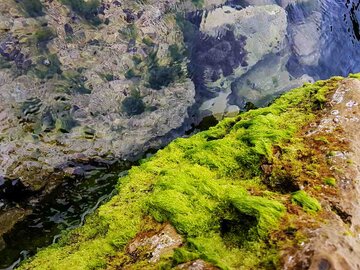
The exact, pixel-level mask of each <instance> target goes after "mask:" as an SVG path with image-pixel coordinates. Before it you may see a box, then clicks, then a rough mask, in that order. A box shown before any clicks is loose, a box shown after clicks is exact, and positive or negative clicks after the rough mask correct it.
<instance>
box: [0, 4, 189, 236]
mask: <svg viewBox="0 0 360 270" xmlns="http://www.w3.org/2000/svg"><path fill="white" fill-rule="evenodd" d="M74 3H75V2H74V1H58V0H56V1H45V2H44V1H35V2H34V1H18V3H16V2H14V1H12V0H4V1H1V3H0V14H1V18H3V20H2V22H1V25H0V26H1V27H0V64H1V67H3V66H5V67H6V68H1V69H0V177H1V178H2V179H6V181H10V182H9V183H11V181H12V180H18V181H20V183H21V184H22V185H23V186H24V187H25V189H26V190H28V191H29V192H30V193H32V194H33V193H36V197H37V199H36V200H32V202H30V201H31V200H30V199H29V198H28V197H23V198H22V201H21V204H20V205H19V208H22V209H23V210H24V211H25V209H29V208H32V207H34V205H36V203H38V202H39V201H41V198H43V197H44V196H45V195H46V194H48V193H49V192H51V191H52V190H54V189H55V188H56V187H57V186H58V185H59V184H60V183H61V182H62V181H65V178H64V176H69V172H72V171H73V177H77V175H78V174H79V173H77V172H76V171H74V170H71V168H70V169H69V168H68V167H67V166H66V164H69V163H70V162H75V163H81V164H84V163H85V160H88V161H91V160H102V161H103V162H104V163H111V162H114V161H116V160H126V159H130V160H134V159H137V158H138V157H139V156H141V155H142V154H143V153H145V152H146V151H147V150H148V149H150V148H158V147H160V146H162V145H164V144H165V143H167V142H168V141H170V140H171V139H173V138H174V137H176V136H177V133H178V132H180V133H182V131H180V130H182V129H183V128H185V126H186V125H187V123H186V119H188V118H189V117H190V116H191V115H189V113H188V110H189V108H190V107H191V106H192V105H193V104H194V102H195V100H194V96H195V89H194V85H193V83H192V82H191V81H190V79H187V78H186V68H185V65H186V59H185V58H184V57H182V58H178V59H177V60H176V61H177V63H176V70H175V71H177V73H176V72H173V73H171V74H170V78H167V79H166V84H163V83H162V81H163V80H164V78H163V74H157V73H156V72H154V71H153V70H152V68H153V67H154V66H156V65H158V66H164V67H166V65H170V63H172V61H173V60H172V56H171V52H170V50H169V47H171V46H175V45H176V46H178V47H179V48H180V49H179V51H181V48H183V46H184V45H183V43H182V42H183V41H182V35H181V34H178V33H179V32H180V29H179V27H178V26H177V23H176V16H175V13H172V12H169V10H168V9H167V5H168V1H165V0H164V1H150V2H148V3H147V4H141V3H134V2H133V1H121V5H122V6H127V7H131V12H130V11H129V10H130V9H129V10H127V9H122V8H121V7H119V3H116V1H115V2H113V1H103V3H100V1H91V3H87V2H86V1H79V3H78V5H74ZM97 3H98V4H99V5H98V6H96V5H97ZM33 4H34V5H33ZM36 7H40V9H38V12H35V11H36ZM29 12H31V14H30V13H29ZM88 13H89V14H88ZM90 13H91V14H90ZM110 18H111V20H110ZM102 22H104V23H102ZM105 22H106V23H105ZM95 26H96V27H95ZM150 36H151V42H152V43H151V44H150V43H149V42H147V41H148V39H149V37H150ZM134 41H135V42H134ZM129 42H133V46H132V49H131V50H128V43H129ZM129 70H134V73H135V75H136V76H133V77H129V76H126V75H127V74H129ZM150 71H151V72H152V74H153V73H155V74H153V75H152V76H153V78H152V81H153V82H154V84H156V85H158V86H159V87H157V89H152V88H151V85H149V83H148V81H149V80H150V77H151V76H150V73H151V72H150ZM110 75H111V76H110ZM110 77H111V79H110V80H108V79H107V78H110ZM133 99H135V101H136V102H129V100H130V101H131V100H133ZM80 154H81V155H82V157H85V158H81V159H79V155H80ZM14 188H15V187H14ZM19 192H20V190H19ZM0 209H2V210H0V211H5V210H4V209H5V208H3V207H0ZM16 219H17V218H16V216H14V222H16ZM4 232H5V231H1V230H0V235H2V234H3V233H4Z"/></svg>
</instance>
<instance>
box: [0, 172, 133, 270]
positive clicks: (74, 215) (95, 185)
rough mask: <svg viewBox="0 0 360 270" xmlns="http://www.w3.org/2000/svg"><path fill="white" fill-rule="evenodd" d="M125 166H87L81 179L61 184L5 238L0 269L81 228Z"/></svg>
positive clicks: (121, 173)
mask: <svg viewBox="0 0 360 270" xmlns="http://www.w3.org/2000/svg"><path fill="white" fill-rule="evenodd" d="M129 166H130V165H128V166H114V167H112V168H107V167H99V166H98V167H96V168H95V167H92V168H90V166H88V170H87V171H85V175H84V177H82V178H78V179H76V180H70V181H66V182H64V183H63V185H62V186H60V187H58V188H57V190H56V191H55V192H54V193H52V194H51V196H49V197H48V198H47V199H46V200H45V201H44V202H43V203H42V204H41V206H40V207H38V208H35V209H34V211H33V213H32V214H31V215H30V216H28V217H27V218H26V219H25V220H24V221H23V222H20V223H18V224H17V225H16V226H15V228H14V229H13V230H12V231H11V232H10V233H9V234H6V235H5V237H4V240H5V242H6V243H7V247H6V249H4V250H3V251H1V252H0V258H1V260H0V269H13V268H14V267H16V266H17V265H18V264H19V263H20V262H21V261H22V260H24V259H26V258H28V257H29V256H32V255H34V254H35V252H36V250H37V248H40V247H43V246H46V245H50V244H51V243H54V242H56V241H57V239H58V238H59V236H60V234H61V232H62V231H63V230H67V229H72V228H76V227H78V226H81V225H82V224H83V222H84V221H85V217H86V216H87V215H88V214H91V213H92V212H93V211H95V209H97V208H98V207H99V206H100V205H101V204H102V203H104V202H106V201H107V200H108V199H109V198H111V197H112V196H113V195H114V193H115V189H114V187H115V184H116V183H117V180H118V179H119V177H121V176H122V175H124V174H125V173H126V169H127V168H128V167H129Z"/></svg>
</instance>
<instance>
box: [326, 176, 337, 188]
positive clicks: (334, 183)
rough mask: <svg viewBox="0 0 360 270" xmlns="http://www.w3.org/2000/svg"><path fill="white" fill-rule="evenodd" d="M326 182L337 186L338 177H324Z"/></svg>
mask: <svg viewBox="0 0 360 270" xmlns="http://www.w3.org/2000/svg"><path fill="white" fill-rule="evenodd" d="M324 184H325V185H328V186H332V187H335V186H336V179H335V178H334V177H327V178H325V179H324Z"/></svg>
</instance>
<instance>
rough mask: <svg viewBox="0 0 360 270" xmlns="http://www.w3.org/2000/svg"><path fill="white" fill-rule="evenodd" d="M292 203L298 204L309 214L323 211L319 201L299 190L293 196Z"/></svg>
mask: <svg viewBox="0 0 360 270" xmlns="http://www.w3.org/2000/svg"><path fill="white" fill-rule="evenodd" d="M291 200H292V202H293V203H295V204H298V205H300V206H302V207H303V208H304V210H305V211H308V212H318V211H320V210H321V205H320V203H319V202H318V200H317V199H315V198H312V197H311V196H309V195H308V194H307V193H306V192H305V191H303V190H299V191H297V192H294V193H293V194H292V198H291Z"/></svg>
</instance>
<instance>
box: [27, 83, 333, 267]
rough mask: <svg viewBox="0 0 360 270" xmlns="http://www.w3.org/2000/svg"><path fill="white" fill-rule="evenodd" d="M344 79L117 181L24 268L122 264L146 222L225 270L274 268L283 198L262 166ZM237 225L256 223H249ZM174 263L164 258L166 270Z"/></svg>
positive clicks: (183, 142) (241, 119)
mask: <svg viewBox="0 0 360 270" xmlns="http://www.w3.org/2000/svg"><path fill="white" fill-rule="evenodd" d="M338 80H340V78H334V79H332V80H329V81H327V82H325V81H321V82H318V83H315V84H306V85H304V86H303V87H300V88H297V89H294V90H292V91H291V92H289V93H287V94H285V95H283V96H282V97H280V98H279V99H277V100H276V101H275V102H274V103H273V104H272V105H271V106H269V107H267V108H262V109H257V110H252V111H249V112H246V113H243V114H241V115H239V116H238V117H235V118H230V119H225V120H224V121H222V122H220V124H219V125H217V126H216V127H214V128H211V129H210V130H209V131H205V132H202V133H199V134H197V135H195V136H193V137H191V138H189V139H177V140H175V141H174V142H173V143H171V144H170V145H169V146H168V147H166V148H165V149H163V150H161V151H159V152H158V153H157V154H156V155H155V156H153V157H152V158H150V159H148V160H147V161H146V162H143V163H142V164H141V165H140V166H138V167H134V168H132V169H131V170H130V171H129V174H128V175H127V176H125V177H123V178H121V179H120V180H119V184H118V195H116V196H115V197H113V199H112V200H111V201H110V202H108V203H107V204H105V205H103V206H102V207H100V209H99V210H98V211H97V212H96V214H95V215H93V216H92V217H91V218H89V220H88V221H87V222H86V224H85V225H84V226H83V227H81V228H79V229H76V230H74V231H72V232H70V233H68V234H67V235H66V236H64V237H63V239H62V240H61V242H60V243H58V244H55V245H52V246H51V247H49V248H46V249H44V250H42V251H40V252H39V253H38V254H37V255H36V256H35V257H34V258H33V259H32V260H31V261H29V262H27V263H25V264H23V265H22V267H21V269H67V267H69V266H71V268H72V269H89V268H91V269H93V268H103V267H105V266H106V265H107V261H108V260H110V259H109V258H112V259H111V260H113V259H114V258H116V257H119V256H120V257H121V254H123V251H122V250H123V248H124V247H125V245H126V244H127V243H128V242H129V240H131V239H132V238H133V237H135V235H136V234H137V233H138V232H140V231H141V230H142V226H143V225H142V222H143V220H144V217H145V216H148V215H150V216H152V217H153V218H155V220H157V221H158V222H164V221H170V223H171V224H172V225H173V226H174V227H175V228H176V229H177V231H178V232H180V233H181V234H182V235H183V236H184V237H185V239H186V240H187V244H186V246H185V247H184V248H185V250H186V251H187V252H188V253H191V254H193V255H194V254H195V255H196V256H199V257H200V258H203V259H205V260H207V261H209V262H211V263H213V264H214V265H216V266H218V267H220V268H222V269H249V268H256V269H272V268H276V265H277V263H278V255H277V251H276V246H274V245H272V244H270V243H268V242H267V235H268V233H269V231H272V230H275V229H276V228H277V227H278V225H279V220H280V218H281V217H282V216H283V215H284V214H285V207H284V206H283V205H282V203H281V200H283V199H284V196H283V195H281V194H279V193H277V192H268V191H267V190H266V186H265V185H263V184H261V182H260V181H259V179H260V178H259V176H261V175H262V170H261V168H260V165H261V163H262V162H264V160H268V161H271V160H273V159H274V156H273V151H272V149H273V148H274V147H276V146H277V145H281V144H282V143H285V142H289V141H290V140H294V138H293V137H294V135H295V134H296V132H298V131H299V130H300V129H301V127H303V126H304V125H305V124H307V123H308V122H309V121H310V120H313V119H314V118H315V113H316V111H317V110H318V109H320V108H321V107H322V104H323V103H324V102H325V101H326V98H325V97H326V95H327V93H329V92H330V90H331V89H333V88H334V87H335V86H336V84H337V81H338ZM249 191H251V193H252V194H253V193H259V194H260V195H261V196H254V195H251V194H250V193H249ZM239 216H240V217H241V216H243V217H247V218H250V219H251V220H253V223H249V224H244V222H242V221H241V220H239ZM245 220H246V219H245ZM224 224H232V227H230V229H229V228H228V227H227V226H225V225H224ZM233 229H235V233H234V231H233ZM237 232H240V233H239V236H238V235H237ZM175 254H176V253H175ZM195 255H194V256H195ZM190 257H191V256H190ZM178 260H179V258H176V257H175V259H169V258H167V259H166V262H165V266H164V267H165V268H168V267H171V266H173V265H174V264H176V263H177V262H178ZM166 265H167V266H166ZM149 267H150V266H149ZM150 268H151V267H150ZM154 268H156V267H155V266H154Z"/></svg>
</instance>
